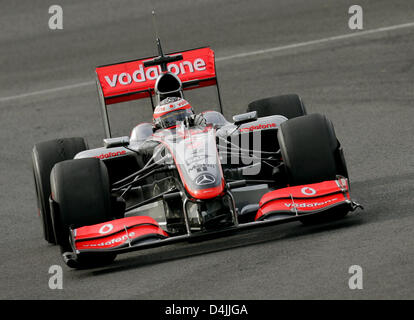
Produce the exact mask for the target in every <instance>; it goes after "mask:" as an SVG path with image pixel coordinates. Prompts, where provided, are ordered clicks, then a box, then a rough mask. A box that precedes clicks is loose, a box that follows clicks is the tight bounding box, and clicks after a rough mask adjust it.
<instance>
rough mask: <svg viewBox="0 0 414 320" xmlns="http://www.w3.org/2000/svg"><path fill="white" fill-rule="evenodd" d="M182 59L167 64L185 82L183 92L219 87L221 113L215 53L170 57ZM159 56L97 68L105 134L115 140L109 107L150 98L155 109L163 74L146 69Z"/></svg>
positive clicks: (200, 50)
mask: <svg viewBox="0 0 414 320" xmlns="http://www.w3.org/2000/svg"><path fill="white" fill-rule="evenodd" d="M177 55H181V56H182V60H179V61H174V62H170V63H167V69H168V71H169V72H171V73H174V74H175V75H176V76H177V77H178V78H179V79H180V80H181V82H182V85H183V89H184V90H189V89H196V88H202V87H207V86H212V85H215V86H216V88H217V95H218V101H219V105H220V110H221V112H223V110H222V104H221V97H220V91H219V87H218V82H217V76H216V68H215V60H214V51H213V50H211V49H210V48H209V47H203V48H198V49H192V50H186V51H182V52H175V53H170V54H168V55H167V57H172V58H173V57H174V56H177ZM154 58H155V59H156V57H149V58H143V59H138V60H133V61H126V62H121V63H116V64H111V65H105V66H99V67H97V68H96V76H97V80H96V83H97V87H98V93H99V98H100V102H101V107H102V115H103V122H104V129H105V135H106V137H107V138H110V137H111V129H110V124H109V118H108V112H107V106H108V105H110V104H114V103H120V102H125V101H131V100H137V99H142V98H147V97H148V98H150V100H151V105H152V108H153V109H154V107H155V106H154V101H153V98H152V96H153V95H154V86H155V83H156V81H157V78H158V77H159V76H160V75H161V74H162V68H161V66H160V65H155V66H149V67H145V66H144V63H145V62H148V61H151V60H154Z"/></svg>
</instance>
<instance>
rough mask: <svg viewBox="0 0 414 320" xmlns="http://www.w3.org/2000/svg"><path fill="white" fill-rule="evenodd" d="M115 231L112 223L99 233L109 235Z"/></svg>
mask: <svg viewBox="0 0 414 320" xmlns="http://www.w3.org/2000/svg"><path fill="white" fill-rule="evenodd" d="M113 229H114V226H113V225H112V224H110V223H108V224H104V225H103V226H102V227H101V228H100V229H99V231H98V232H99V233H100V234H107V233H109V232H111V231H112V230H113Z"/></svg>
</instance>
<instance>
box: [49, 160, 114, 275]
mask: <svg viewBox="0 0 414 320" xmlns="http://www.w3.org/2000/svg"><path fill="white" fill-rule="evenodd" d="M50 184H51V191H52V199H53V202H54V210H53V212H52V222H53V226H54V232H55V238H56V241H57V243H58V244H59V245H60V246H61V249H62V252H65V251H72V248H71V245H70V243H69V230H70V228H71V229H75V228H79V227H82V226H87V225H93V224H98V223H102V222H106V221H109V220H112V218H113V217H112V214H111V194H110V183H109V176H108V171H107V168H106V166H105V164H104V163H103V162H102V161H101V160H99V159H95V158H89V159H76V160H67V161H63V162H59V163H58V164H56V165H55V166H54V167H53V169H52V173H51V176H50ZM115 257H116V254H107V255H102V254H99V255H93V254H83V255H82V256H80V259H79V261H78V265H77V266H76V267H77V268H84V267H89V266H97V265H101V264H107V263H110V262H112V261H113V260H114V259H115Z"/></svg>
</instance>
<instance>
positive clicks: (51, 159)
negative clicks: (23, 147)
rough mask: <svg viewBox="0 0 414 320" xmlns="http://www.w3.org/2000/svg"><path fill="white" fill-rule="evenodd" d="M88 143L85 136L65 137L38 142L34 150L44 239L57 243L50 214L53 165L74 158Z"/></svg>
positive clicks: (35, 180) (35, 178) (36, 182)
mask: <svg viewBox="0 0 414 320" xmlns="http://www.w3.org/2000/svg"><path fill="white" fill-rule="evenodd" d="M87 149H88V145H87V143H86V141H85V139H83V138H65V139H55V140H51V141H45V142H41V143H38V144H36V145H35V146H34V147H33V151H32V169H33V177H34V184H35V188H36V189H35V190H36V200H37V208H38V213H39V216H40V218H41V221H42V227H43V236H44V239H45V240H46V241H47V242H48V243H51V244H56V239H55V237H54V233H53V226H52V220H51V216H50V206H49V196H50V172H51V171H52V168H53V166H54V165H55V164H56V163H58V162H61V161H64V160H68V159H73V157H74V156H75V155H76V154H77V153H79V152H81V151H84V150H87Z"/></svg>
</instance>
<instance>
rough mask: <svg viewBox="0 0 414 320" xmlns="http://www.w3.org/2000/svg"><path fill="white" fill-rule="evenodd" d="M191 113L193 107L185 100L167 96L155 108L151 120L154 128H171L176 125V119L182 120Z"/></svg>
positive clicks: (192, 112)
mask: <svg viewBox="0 0 414 320" xmlns="http://www.w3.org/2000/svg"><path fill="white" fill-rule="evenodd" d="M193 114H194V110H193V107H192V106H191V105H190V104H189V103H188V101H187V100H184V99H183V98H179V97H168V98H166V99H164V100H162V101H161V102H160V104H159V105H158V106H157V107H156V108H155V110H154V115H153V121H154V125H155V127H156V128H163V129H172V128H175V127H176V126H177V121H184V120H185V118H187V117H189V116H191V115H193Z"/></svg>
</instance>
